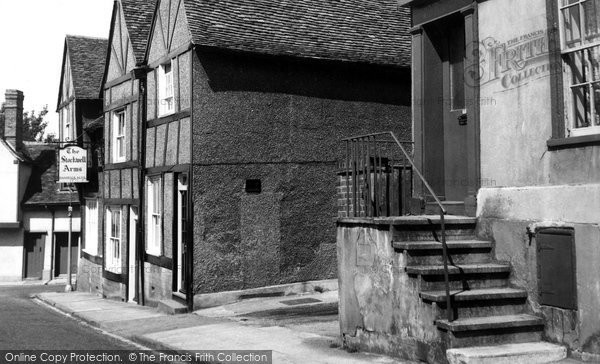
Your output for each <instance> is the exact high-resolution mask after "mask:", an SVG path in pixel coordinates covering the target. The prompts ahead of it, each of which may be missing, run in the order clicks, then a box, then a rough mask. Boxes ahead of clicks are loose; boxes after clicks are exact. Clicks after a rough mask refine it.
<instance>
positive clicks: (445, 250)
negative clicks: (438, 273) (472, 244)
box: [440, 208, 454, 322]
mask: <svg viewBox="0 0 600 364" xmlns="http://www.w3.org/2000/svg"><path fill="white" fill-rule="evenodd" d="M440 225H441V227H442V251H443V255H444V283H445V286H446V316H447V318H448V322H452V321H454V313H453V312H452V298H451V297H450V277H449V274H448V246H447V245H446V222H445V217H444V210H443V209H442V208H440Z"/></svg>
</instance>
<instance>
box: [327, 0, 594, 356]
mask: <svg viewBox="0 0 600 364" xmlns="http://www.w3.org/2000/svg"><path fill="white" fill-rule="evenodd" d="M403 3H404V5H406V6H408V7H410V9H411V12H412V26H413V27H412V29H411V33H412V46H413V55H412V57H413V62H412V64H413V67H412V71H413V92H414V93H413V103H412V105H413V130H414V142H415V159H414V162H415V166H416V167H417V168H418V169H419V170H421V171H422V172H423V176H424V178H423V179H421V178H418V177H417V176H415V180H414V190H413V197H414V198H415V199H416V200H420V201H422V206H424V207H425V208H424V209H423V210H422V213H430V212H432V211H436V213H438V212H439V209H437V208H438V204H437V203H435V202H433V203H432V201H433V199H432V196H431V190H433V191H434V194H435V195H436V196H437V197H438V199H439V200H440V204H439V206H441V207H443V208H445V209H446V211H447V212H448V214H449V215H455V216H447V217H446V225H445V232H446V237H447V239H448V243H446V246H447V247H448V249H447V250H448V257H449V258H448V260H447V264H448V265H449V268H448V269H445V268H444V266H443V264H442V262H443V261H444V259H445V258H443V254H444V255H445V254H446V253H443V254H442V245H443V244H440V243H441V242H442V239H441V236H442V235H441V231H442V230H443V229H444V225H443V223H442V221H441V220H440V219H439V218H435V217H434V218H430V219H429V220H423V219H420V218H419V217H418V216H413V217H410V218H398V219H397V220H394V221H386V222H384V221H379V222H376V223H373V222H372V221H371V222H366V221H365V223H367V225H369V227H368V228H364V227H363V228H358V227H356V226H355V225H352V224H351V221H349V220H347V219H346V220H345V219H340V220H339V222H338V226H339V228H338V245H339V247H340V255H339V259H340V275H341V278H340V286H341V287H340V289H341V297H342V298H341V302H340V311H341V320H342V334H344V335H345V337H346V339H347V341H346V342H347V345H348V346H358V347H362V348H366V349H368V350H383V351H386V352H389V353H392V354H395V355H398V356H403V357H410V358H415V359H420V360H425V361H429V362H441V361H445V360H451V361H452V360H453V359H454V360H458V359H457V356H453V355H463V354H464V353H467V351H460V348H464V347H477V346H494V345H497V344H501V343H511V344H518V343H523V342H526V343H540V342H551V343H554V344H558V348H561V347H562V349H556V347H554V349H548V350H546V351H544V350H542V351H544V352H545V353H547V354H548V353H549V354H548V355H549V356H548V358H549V359H547V360H550V358H554V359H553V360H558V359H560V355H561V354H560V352H561V350H562V353H563V354H564V352H566V350H568V352H569V353H570V354H571V355H574V356H577V357H581V358H584V359H590V360H597V359H598V354H600V350H599V349H600V345H599V341H598V340H599V337H600V336H599V333H600V317H599V316H598V311H597V307H598V305H599V302H598V300H599V299H600V291H599V290H598V287H599V282H600V278H599V277H600V271H599V270H598V265H597V264H596V262H597V260H598V259H600V257H599V256H598V254H599V252H600V250H599V249H598V247H599V244H600V230H599V227H598V225H599V222H600V216H599V215H598V211H599V210H598V206H600V194H599V188H600V184H599V181H600V179H599V178H598V177H599V173H600V165H599V164H598V158H599V157H600V149H599V147H598V141H599V140H600V139H599V134H598V131H599V130H600V129H599V126H600V117H599V116H598V110H599V108H598V100H600V99H599V98H598V97H599V96H600V93H599V90H600V83H599V81H600V78H599V77H598V76H599V75H600V73H599V71H600V68H599V63H598V60H599V59H600V58H599V55H600V54H599V49H600V27H599V24H600V16H599V14H600V13H599V12H600V8H599V7H598V3H597V2H594V1H585V0H584V1H562V0H535V1H527V2H526V3H525V2H521V1H500V0H489V1H484V2H479V1H470V0H464V1H449V0H439V1H417V0H415V1H404V2H403ZM424 181H427V182H428V184H429V186H431V189H429V188H427V186H426V184H425V183H424ZM431 205H433V206H434V207H436V209H437V210H431V209H429V210H428V208H429V207H430V206H431ZM456 215H460V216H456ZM465 215H466V216H465ZM354 223H356V221H354ZM407 225H408V226H411V229H413V230H412V231H421V230H423V229H426V230H428V231H432V232H433V234H431V233H425V232H424V231H422V232H421V233H420V235H419V234H414V235H411V233H409V232H408V230H409V229H408V228H406V226H407ZM366 230H368V231H369V232H370V234H372V235H371V236H372V237H373V238H372V239H368V238H367V237H364V235H361V234H366ZM430 235H431V236H430ZM415 237H418V238H415ZM353 239H355V240H354V241H355V242H357V244H358V245H357V246H358V248H357V247H356V246H354V245H353V243H352V241H353ZM411 239H412V241H411ZM414 240H419V241H414ZM373 246H377V250H369V247H371V248H370V249H373ZM373 251H375V253H373V254H374V256H375V257H378V259H375V258H373V255H371V254H370V253H369V254H366V253H365V252H373ZM444 251H445V250H444ZM426 256H428V257H429V258H426ZM352 257H354V258H356V259H358V260H355V261H352ZM357 257H358V258H357ZM386 262H387V263H386ZM369 267H370V270H369V271H367V270H366V269H367V268H369ZM373 267H375V268H376V269H373ZM387 269H391V272H393V273H392V274H391V275H386V274H381V273H370V272H380V271H382V270H383V271H386V272H387ZM445 272H447V273H448V275H449V283H448V285H447V286H445V285H444V283H445V282H444V280H445V279H444V273H445ZM375 281H376V282H379V283H380V284H373V286H369V284H368V283H367V282H375ZM392 287H393V288H392ZM447 287H449V291H450V295H447V293H446V292H445V289H448V288H447ZM447 296H448V297H447ZM375 297H376V298H377V299H375ZM375 301H377V303H374V302H375ZM382 312H383V314H382ZM408 313H410V314H408ZM386 319H388V320H389V321H382V320H386ZM387 322H389V325H388V324H387ZM432 323H433V324H432ZM404 332H409V333H410V334H409V335H408V336H406V335H404V334H403V333H404ZM398 348H400V349H398ZM565 348H566V350H565ZM447 349H452V350H449V351H448V352H446V350H447ZM553 350H558V351H553ZM552 353H554V354H552ZM517 354H518V353H517ZM555 354H556V355H558V356H552V355H555ZM515 360H516V359H515Z"/></svg>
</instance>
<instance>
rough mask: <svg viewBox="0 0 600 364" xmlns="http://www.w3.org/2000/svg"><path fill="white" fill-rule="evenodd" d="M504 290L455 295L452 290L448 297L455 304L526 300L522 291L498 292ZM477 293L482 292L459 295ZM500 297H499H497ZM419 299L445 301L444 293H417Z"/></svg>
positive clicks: (458, 292)
mask: <svg viewBox="0 0 600 364" xmlns="http://www.w3.org/2000/svg"><path fill="white" fill-rule="evenodd" d="M502 289H504V290H505V291H507V292H498V293H485V291H486V289H472V290H469V291H456V292H457V293H452V290H451V291H450V295H451V296H453V297H454V301H456V302H460V301H488V300H493V299H511V298H527V297H528V295H529V293H528V292H527V291H526V290H524V289H522V290H515V289H510V288H504V287H503V288H499V289H498V290H502ZM477 291H482V292H481V293H479V294H477V293H476V294H470V295H466V294H465V295H461V293H463V292H477ZM479 295H481V296H483V295H486V296H487V297H480V296H479ZM498 296H500V297H498ZM419 297H420V298H421V299H422V300H425V301H431V302H445V301H446V293H445V292H444V291H423V292H419ZM458 297H464V299H461V298H458ZM457 298H458V299H457Z"/></svg>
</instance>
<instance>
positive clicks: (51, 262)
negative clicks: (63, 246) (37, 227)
mask: <svg viewBox="0 0 600 364" xmlns="http://www.w3.org/2000/svg"><path fill="white" fill-rule="evenodd" d="M46 208H48V207H47V206H46ZM49 210H50V214H52V219H51V223H50V277H48V281H46V283H44V284H48V283H50V281H51V280H52V278H53V277H54V245H55V244H54V224H55V222H54V219H55V218H56V212H55V211H54V209H53V208H49Z"/></svg>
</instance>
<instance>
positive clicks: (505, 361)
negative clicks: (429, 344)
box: [446, 342, 567, 364]
mask: <svg viewBox="0 0 600 364" xmlns="http://www.w3.org/2000/svg"><path fill="white" fill-rule="evenodd" d="M446 357H447V358H448V362H449V363H450V364H539V363H551V362H556V361H559V360H562V359H564V358H566V357H567V349H566V348H565V347H564V346H560V345H554V344H550V343H546V342H531V343H523V344H505V345H497V346H481V347H467V348H457V349H449V350H447V351H446Z"/></svg>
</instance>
